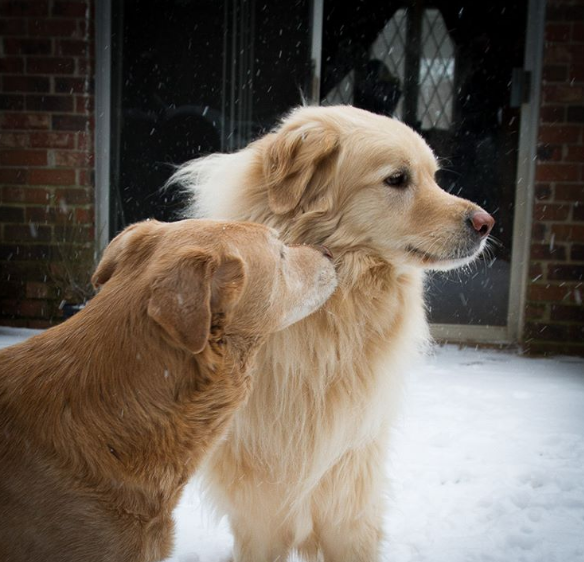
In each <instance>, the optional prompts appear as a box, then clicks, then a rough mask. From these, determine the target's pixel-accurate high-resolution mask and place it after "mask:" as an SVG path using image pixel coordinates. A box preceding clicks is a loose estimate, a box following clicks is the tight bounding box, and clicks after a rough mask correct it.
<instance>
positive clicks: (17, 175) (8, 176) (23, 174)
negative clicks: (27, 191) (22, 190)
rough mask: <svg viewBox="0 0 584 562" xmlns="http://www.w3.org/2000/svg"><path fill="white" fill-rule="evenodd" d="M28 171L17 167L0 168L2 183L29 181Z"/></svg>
mask: <svg viewBox="0 0 584 562" xmlns="http://www.w3.org/2000/svg"><path fill="white" fill-rule="evenodd" d="M27 178H28V171H27V170H17V169H15V168H0V183H4V184H23V183H26V182H27Z"/></svg>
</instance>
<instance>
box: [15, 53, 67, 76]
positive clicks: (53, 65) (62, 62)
mask: <svg viewBox="0 0 584 562" xmlns="http://www.w3.org/2000/svg"><path fill="white" fill-rule="evenodd" d="M26 71H27V72H28V73H30V74H51V75H53V74H73V72H75V59H70V58H55V57H44V58H33V57H30V58H28V59H27V61H26Z"/></svg>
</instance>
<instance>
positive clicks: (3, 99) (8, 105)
mask: <svg viewBox="0 0 584 562" xmlns="http://www.w3.org/2000/svg"><path fill="white" fill-rule="evenodd" d="M22 109H24V96H19V95H14V94H8V95H5V94H1V95H0V110H4V111H18V110H22Z"/></svg>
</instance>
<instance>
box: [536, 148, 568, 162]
mask: <svg viewBox="0 0 584 562" xmlns="http://www.w3.org/2000/svg"><path fill="white" fill-rule="evenodd" d="M561 159H562V146H560V145H551V144H540V145H539V146H538V147H537V160H538V161H539V162H554V161H559V160H561Z"/></svg>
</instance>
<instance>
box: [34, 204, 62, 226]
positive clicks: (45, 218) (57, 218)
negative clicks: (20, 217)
mask: <svg viewBox="0 0 584 562" xmlns="http://www.w3.org/2000/svg"><path fill="white" fill-rule="evenodd" d="M25 220H26V221H29V222H35V223H40V224H55V223H62V222H67V221H68V220H69V213H67V212H63V211H62V210H61V209H59V208H56V207H48V206H44V207H26V208H25Z"/></svg>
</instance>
